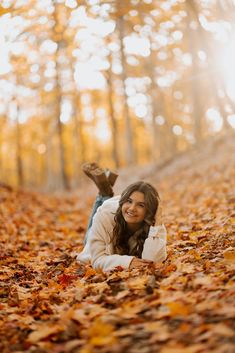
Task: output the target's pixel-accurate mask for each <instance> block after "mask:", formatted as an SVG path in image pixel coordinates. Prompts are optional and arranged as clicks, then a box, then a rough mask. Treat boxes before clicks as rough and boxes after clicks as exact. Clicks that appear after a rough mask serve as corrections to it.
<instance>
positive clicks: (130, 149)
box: [117, 17, 136, 165]
mask: <svg viewBox="0 0 235 353" xmlns="http://www.w3.org/2000/svg"><path fill="white" fill-rule="evenodd" d="M117 29H118V35H119V42H120V54H121V64H122V75H121V78H122V84H123V97H124V100H123V113H124V121H125V129H126V162H127V164H128V165H132V164H134V162H135V159H136V156H135V153H134V146H133V131H132V126H131V119H130V115H129V109H128V105H127V98H128V97H127V94H126V79H127V75H126V71H127V70H126V57H125V53H124V45H123V38H124V20H123V17H119V18H118V19H117Z"/></svg>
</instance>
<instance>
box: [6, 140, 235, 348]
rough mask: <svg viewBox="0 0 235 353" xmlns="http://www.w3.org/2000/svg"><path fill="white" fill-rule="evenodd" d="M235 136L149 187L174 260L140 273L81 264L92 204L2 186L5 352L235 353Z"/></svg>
mask: <svg viewBox="0 0 235 353" xmlns="http://www.w3.org/2000/svg"><path fill="white" fill-rule="evenodd" d="M233 152H234V139H231V138H230V139H229V140H228V141H224V140H220V141H217V142H216V143H214V144H213V145H212V144H211V145H208V146H207V147H206V149H205V148H203V149H202V150H201V151H199V152H197V151H196V152H193V153H191V154H189V153H188V154H187V155H185V156H182V157H180V158H179V159H178V160H176V161H175V162H174V163H172V164H171V165H169V166H166V167H165V168H164V170H161V171H159V173H158V172H157V171H156V172H155V173H153V174H151V175H149V177H148V179H149V180H150V181H151V182H153V183H155V185H156V186H157V188H158V189H159V191H160V194H161V198H162V200H163V211H164V212H163V218H164V222H165V224H166V227H167V230H168V258H167V260H166V261H165V263H163V264H157V265H156V266H154V267H149V268H147V269H145V270H143V271H139V270H132V271H128V270H122V269H121V268H118V269H116V270H114V271H112V272H110V273H107V274H104V273H102V272H96V271H95V270H93V269H92V268H91V267H90V266H88V265H87V266H84V265H81V264H78V263H77V262H76V261H75V253H76V252H78V251H79V250H80V249H81V248H82V242H83V237H84V231H85V227H86V220H87V216H88V213H89V207H88V205H90V200H88V199H87V198H86V197H85V191H86V190H85V191H84V195H83V197H81V196H80V197H77V196H76V195H75V194H73V195H68V196H66V195H65V196H61V195H60V196H49V195H42V194H37V193H32V192H27V191H24V190H18V191H17V190H14V189H11V188H9V187H7V186H6V185H1V186H0V237H1V248H0V264H1V272H0V283H1V284H0V351H1V352H2V353H8V352H18V353H20V352H37V353H49V352H50V353H51V352H52V353H62V352H66V353H75V352H81V353H93V352H107V353H108V352H120V353H121V352H130V353H132V352H133V353H134V352H135V353H137V352H146V353H148V352H159V353H204V352H205V353H207V352H217V353H232V352H234V317H235V309H234V308H235V307H234V297H235V286H234V261H235V250H234V244H235V243H234V224H235V212H234V203H235V194H234V180H235V170H234V154H233Z"/></svg>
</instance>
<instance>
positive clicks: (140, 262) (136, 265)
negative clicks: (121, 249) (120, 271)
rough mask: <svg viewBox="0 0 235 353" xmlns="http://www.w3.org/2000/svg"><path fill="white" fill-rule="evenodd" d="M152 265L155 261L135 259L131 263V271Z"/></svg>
mask: <svg viewBox="0 0 235 353" xmlns="http://www.w3.org/2000/svg"><path fill="white" fill-rule="evenodd" d="M151 264H153V261H150V260H143V259H139V258H137V257H134V258H133V260H132V261H131V263H130V266H129V269H130V270H132V269H133V268H141V267H144V266H149V265H151Z"/></svg>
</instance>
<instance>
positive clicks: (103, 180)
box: [92, 168, 113, 196]
mask: <svg viewBox="0 0 235 353" xmlns="http://www.w3.org/2000/svg"><path fill="white" fill-rule="evenodd" d="M92 175H93V178H94V182H95V183H96V185H97V186H98V189H99V191H100V194H101V195H102V196H113V189H112V186H111V185H110V182H109V180H108V178H107V176H106V174H105V171H104V170H103V169H102V168H96V169H95V170H93V171H92Z"/></svg>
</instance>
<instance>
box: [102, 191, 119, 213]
mask: <svg viewBox="0 0 235 353" xmlns="http://www.w3.org/2000/svg"><path fill="white" fill-rule="evenodd" d="M119 200H120V195H118V196H114V197H111V198H110V199H108V200H106V201H104V203H103V204H102V206H100V207H99V209H100V211H108V212H109V211H110V212H115V211H116V210H117V208H118V205H119Z"/></svg>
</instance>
